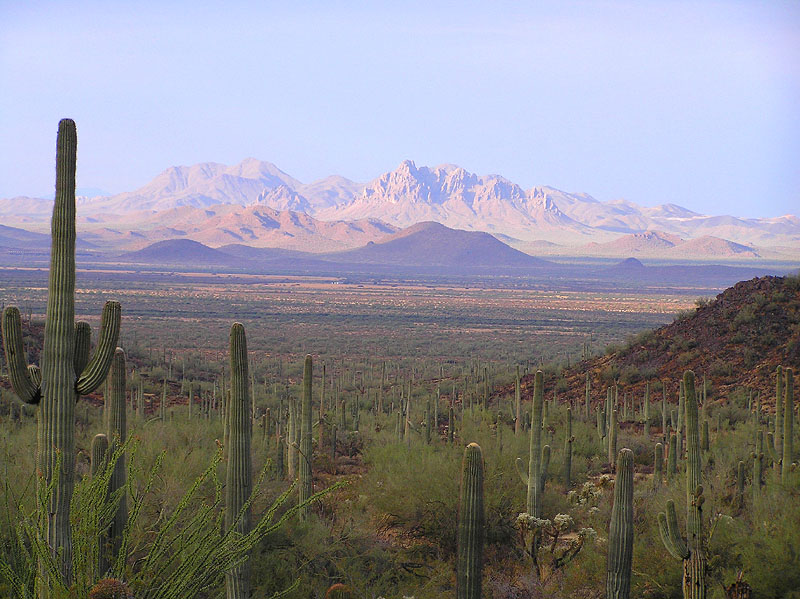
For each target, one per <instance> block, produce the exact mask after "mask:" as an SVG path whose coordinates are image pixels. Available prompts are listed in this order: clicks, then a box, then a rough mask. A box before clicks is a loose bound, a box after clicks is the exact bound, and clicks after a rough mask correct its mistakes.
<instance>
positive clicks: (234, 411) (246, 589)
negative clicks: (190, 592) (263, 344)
mask: <svg viewBox="0 0 800 599" xmlns="http://www.w3.org/2000/svg"><path fill="white" fill-rule="evenodd" d="M230 360H231V389H230V392H231V397H230V401H229V402H228V410H229V412H230V415H229V417H228V427H229V431H228V443H229V444H230V449H229V450H228V464H227V470H226V473H225V528H226V529H227V530H230V529H231V528H233V529H234V530H235V531H236V533H238V534H247V533H248V532H250V509H249V508H248V509H246V510H245V511H244V512H243V513H242V509H243V508H244V506H245V504H246V503H247V500H248V499H249V498H250V495H251V494H252V492H253V481H252V477H253V466H252V462H251V458H250V443H251V438H250V437H251V435H252V417H253V410H252V407H251V401H252V398H251V395H250V389H249V385H250V377H249V376H248V374H247V370H248V369H247V338H246V336H245V332H244V326H242V325H241V324H240V323H238V322H236V323H234V324H233V326H232V327H231V337H230ZM225 592H226V595H227V599H247V598H248V597H249V596H250V572H249V568H248V566H247V564H246V563H245V564H240V565H239V566H236V567H235V568H233V569H232V570H231V571H230V572H228V573H226V575H225Z"/></svg>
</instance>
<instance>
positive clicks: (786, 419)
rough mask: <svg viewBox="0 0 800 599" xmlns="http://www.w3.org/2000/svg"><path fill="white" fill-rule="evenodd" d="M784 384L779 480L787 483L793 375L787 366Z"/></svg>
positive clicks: (792, 424) (790, 451)
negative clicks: (781, 461) (781, 457)
mask: <svg viewBox="0 0 800 599" xmlns="http://www.w3.org/2000/svg"><path fill="white" fill-rule="evenodd" d="M784 372H785V373H786V385H785V387H784V395H785V404H784V406H783V463H782V466H781V482H782V483H783V484H784V485H786V484H789V473H790V472H791V469H792V449H793V447H792V435H793V434H794V430H793V426H794V377H793V375H792V369H791V368H787V369H786V370H785V371H784Z"/></svg>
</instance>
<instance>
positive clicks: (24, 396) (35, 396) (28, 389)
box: [3, 306, 42, 404]
mask: <svg viewBox="0 0 800 599" xmlns="http://www.w3.org/2000/svg"><path fill="white" fill-rule="evenodd" d="M3 348H4V349H5V352H6V364H7V365H8V376H9V379H10V380H11V386H12V387H13V389H14V393H16V394H17V397H19V398H20V399H21V400H22V401H24V402H25V403H30V404H37V403H39V400H40V399H41V398H42V395H41V375H40V376H39V381H38V383H36V382H34V380H32V377H31V372H30V369H29V367H28V365H27V363H26V362H25V350H24V349H23V347H22V319H21V318H20V315H19V308H17V307H16V306H9V307H8V308H6V309H5V310H3Z"/></svg>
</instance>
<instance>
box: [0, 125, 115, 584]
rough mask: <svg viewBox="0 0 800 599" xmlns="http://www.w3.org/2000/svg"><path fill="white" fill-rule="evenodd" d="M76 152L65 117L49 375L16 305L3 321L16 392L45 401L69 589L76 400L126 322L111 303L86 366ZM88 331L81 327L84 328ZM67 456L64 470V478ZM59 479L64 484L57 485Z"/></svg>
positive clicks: (46, 474)
mask: <svg viewBox="0 0 800 599" xmlns="http://www.w3.org/2000/svg"><path fill="white" fill-rule="evenodd" d="M76 155H77V132H76V129H75V123H74V122H73V121H72V120H70V119H64V120H62V121H61V122H60V123H59V124H58V139H57V142H56V193H55V205H54V207H53V219H52V227H51V230H52V246H51V252H50V273H49V287H48V295H47V316H46V322H45V331H44V348H43V352H42V360H41V362H42V369H41V370H39V368H37V367H35V366H30V367H29V366H28V365H27V364H26V362H25V353H24V350H23V347H22V324H21V318H20V313H19V310H18V309H17V308H16V307H13V306H10V307H8V308H6V309H5V310H4V311H3V322H2V329H3V345H4V347H5V355H6V360H7V365H8V375H9V379H10V381H11V385H12V387H13V388H14V392H15V393H16V394H17V396H18V397H19V398H20V399H21V400H22V401H23V402H25V403H32V404H37V403H38V404H41V405H40V409H39V425H38V426H39V434H38V438H37V441H38V450H37V470H38V471H39V472H40V473H41V475H42V476H41V478H40V484H41V485H43V486H42V487H41V488H42V489H44V488H47V487H48V486H50V484H51V483H52V484H54V491H53V493H52V495H51V497H50V506H49V510H48V514H47V523H46V532H45V538H46V540H47V544H48V545H49V546H50V550H51V551H52V552H53V556H54V558H55V559H56V564H57V566H58V568H59V570H60V571H61V573H62V575H63V578H64V582H65V583H67V586H69V583H70V582H71V579H72V572H71V564H72V534H71V530H70V522H69V512H70V501H71V500H72V492H73V489H74V486H75V401H76V399H77V398H78V396H80V395H86V394H88V393H91V392H92V391H94V390H95V389H96V388H97V387H99V386H100V385H101V384H102V382H103V380H104V379H105V378H106V375H107V374H108V370H109V368H110V366H111V360H112V358H113V355H114V350H115V349H116V347H117V339H118V337H119V324H120V306H119V303H117V302H106V305H105V307H104V308H103V316H102V323H101V330H100V335H99V339H98V344H97V348H96V349H95V352H94V355H93V356H92V358H91V360H89V361H88V363H87V362H85V361H84V360H85V359H86V357H87V356H88V354H89V350H88V347H87V346H88V343H89V336H88V335H85V334H84V333H81V334H78V335H76V325H75V164H76ZM85 327H86V325H79V326H78V329H80V328H84V329H85ZM76 346H77V347H76ZM76 358H77V359H76ZM78 367H80V368H78ZM59 456H62V459H61V460H60V462H61V465H60V470H59V472H58V473H56V464H57V463H58V460H59ZM56 474H58V480H56V481H54V477H55V476H56Z"/></svg>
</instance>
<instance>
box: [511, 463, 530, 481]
mask: <svg viewBox="0 0 800 599" xmlns="http://www.w3.org/2000/svg"><path fill="white" fill-rule="evenodd" d="M514 464H515V465H516V467H517V474H519V477H520V478H521V479H522V484H524V485H526V486H527V485H528V464H526V463H525V460H523V459H522V458H517V461H516V462H514Z"/></svg>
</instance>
